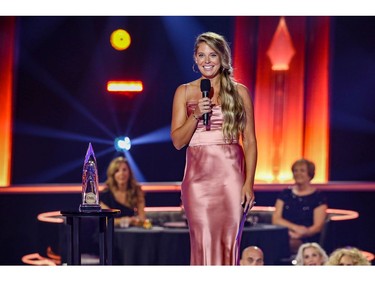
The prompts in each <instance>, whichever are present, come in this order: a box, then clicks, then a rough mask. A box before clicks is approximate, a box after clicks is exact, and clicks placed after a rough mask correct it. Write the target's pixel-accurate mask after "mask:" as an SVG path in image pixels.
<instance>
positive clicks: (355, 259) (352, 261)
mask: <svg viewBox="0 0 375 281" xmlns="http://www.w3.org/2000/svg"><path fill="white" fill-rule="evenodd" d="M326 265H371V264H370V262H369V261H368V260H367V259H366V257H365V256H364V255H363V254H362V252H361V251H360V250H359V249H357V248H355V247H350V248H339V249H336V250H335V251H333V252H332V253H331V255H330V256H329V258H328V262H327V263H326Z"/></svg>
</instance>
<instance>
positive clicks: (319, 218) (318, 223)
mask: <svg viewBox="0 0 375 281" xmlns="http://www.w3.org/2000/svg"><path fill="white" fill-rule="evenodd" d="M327 208H328V206H327V205H326V204H323V205H320V206H318V207H316V208H315V209H314V222H313V225H312V226H309V227H308V228H307V233H306V234H305V235H304V236H305V237H309V236H313V235H315V234H317V233H319V232H321V231H322V229H323V227H324V223H325V221H326V219H327V213H326V210H327Z"/></svg>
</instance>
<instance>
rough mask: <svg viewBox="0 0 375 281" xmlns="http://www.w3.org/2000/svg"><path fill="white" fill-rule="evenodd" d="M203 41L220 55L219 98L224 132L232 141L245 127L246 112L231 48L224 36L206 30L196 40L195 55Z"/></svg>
mask: <svg viewBox="0 0 375 281" xmlns="http://www.w3.org/2000/svg"><path fill="white" fill-rule="evenodd" d="M201 43H206V44H207V45H208V46H209V47H210V48H211V49H213V50H214V51H215V52H216V53H217V54H218V55H219V57H220V62H221V69H220V92H219V99H220V102H221V109H222V111H223V114H224V125H223V133H224V137H225V140H226V141H227V142H232V140H233V139H237V138H238V137H239V135H240V134H241V133H242V132H243V130H244V128H245V125H246V112H245V110H244V104H243V101H242V98H241V97H240V95H239V94H238V91H237V87H236V83H235V81H234V79H233V68H232V57H231V50H230V47H229V44H228V42H227V41H226V40H225V38H224V36H222V35H220V34H217V33H214V32H205V33H202V34H200V35H199V36H198V37H197V38H196V40H195V45H194V55H196V53H197V50H198V47H199V45H200V44H201Z"/></svg>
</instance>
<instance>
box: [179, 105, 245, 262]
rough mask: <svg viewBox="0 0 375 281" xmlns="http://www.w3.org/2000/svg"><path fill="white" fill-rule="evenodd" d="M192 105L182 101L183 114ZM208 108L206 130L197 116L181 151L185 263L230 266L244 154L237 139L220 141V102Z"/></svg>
mask: <svg viewBox="0 0 375 281" xmlns="http://www.w3.org/2000/svg"><path fill="white" fill-rule="evenodd" d="M195 106H196V102H188V103H187V108H188V114H191V113H192V111H193V110H194V108H195ZM212 110H213V111H212V115H211V117H210V122H209V129H206V126H204V125H203V121H202V120H199V123H198V125H197V129H196V131H195V133H194V135H193V137H192V139H191V141H190V143H189V146H188V148H187V150H186V165H185V174H184V178H183V181H182V184H181V197H182V203H183V205H184V209H185V213H186V217H187V221H188V225H189V232H190V248H191V249H190V250H191V252H190V264H191V265H236V258H237V255H238V251H239V249H238V247H237V243H236V236H237V232H238V229H239V225H240V220H241V215H242V207H241V205H240V203H241V189H242V186H243V183H244V179H245V174H244V156H243V151H242V148H241V146H240V145H239V144H238V141H237V140H235V141H234V142H233V143H232V144H226V143H225V142H224V139H223V133H222V124H223V114H222V112H221V106H219V105H216V106H214V107H213V109H212Z"/></svg>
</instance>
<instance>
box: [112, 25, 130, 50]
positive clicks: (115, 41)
mask: <svg viewBox="0 0 375 281" xmlns="http://www.w3.org/2000/svg"><path fill="white" fill-rule="evenodd" d="M110 42H111V45H112V47H113V48H114V49H116V50H118V51H123V50H125V49H127V48H128V47H129V46H130V43H131V38H130V35H129V33H128V32H127V31H126V30H124V29H117V30H115V31H113V32H112V34H111V37H110Z"/></svg>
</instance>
